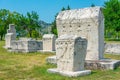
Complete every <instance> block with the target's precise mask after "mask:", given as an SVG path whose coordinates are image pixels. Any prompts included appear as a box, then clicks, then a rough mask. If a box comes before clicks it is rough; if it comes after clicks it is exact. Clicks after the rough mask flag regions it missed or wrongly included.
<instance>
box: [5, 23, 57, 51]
mask: <svg viewBox="0 0 120 80" xmlns="http://www.w3.org/2000/svg"><path fill="white" fill-rule="evenodd" d="M5 42H6V43H5V48H7V49H9V51H13V52H37V51H42V52H53V51H55V36H54V35H53V34H45V35H44V36H43V40H34V39H32V38H20V39H19V40H16V30H15V25H14V24H10V25H9V29H8V31H7V34H6V36H5Z"/></svg>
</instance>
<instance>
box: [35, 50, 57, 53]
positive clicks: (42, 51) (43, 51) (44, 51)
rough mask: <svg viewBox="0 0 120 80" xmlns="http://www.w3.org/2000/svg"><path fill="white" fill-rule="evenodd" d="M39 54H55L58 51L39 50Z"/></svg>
mask: <svg viewBox="0 0 120 80" xmlns="http://www.w3.org/2000/svg"><path fill="white" fill-rule="evenodd" d="M37 52H41V53H49V52H50V53H55V52H56V51H46V50H38V51H37Z"/></svg>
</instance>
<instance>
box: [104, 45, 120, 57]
mask: <svg viewBox="0 0 120 80" xmlns="http://www.w3.org/2000/svg"><path fill="white" fill-rule="evenodd" d="M105 53H106V54H118V55H120V43H107V44H106V45H105Z"/></svg>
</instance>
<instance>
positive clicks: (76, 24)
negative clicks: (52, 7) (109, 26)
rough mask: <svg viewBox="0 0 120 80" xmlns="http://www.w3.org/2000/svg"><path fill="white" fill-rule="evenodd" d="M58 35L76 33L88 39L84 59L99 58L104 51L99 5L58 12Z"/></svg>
mask: <svg viewBox="0 0 120 80" xmlns="http://www.w3.org/2000/svg"><path fill="white" fill-rule="evenodd" d="M56 23H57V30H58V37H59V36H61V35H64V34H69V35H77V36H79V37H82V38H86V39H87V40H88V47H87V55H86V60H100V59H102V58H103V53H104V16H103V14H102V11H101V8H100V7H89V8H83V9H75V10H66V11H62V12H60V13H59V14H58V16H57V19H56Z"/></svg>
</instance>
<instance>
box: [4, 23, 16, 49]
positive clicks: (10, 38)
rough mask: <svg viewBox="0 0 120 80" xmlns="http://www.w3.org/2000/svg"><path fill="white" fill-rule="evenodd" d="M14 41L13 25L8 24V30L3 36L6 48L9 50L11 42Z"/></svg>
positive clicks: (14, 31)
mask: <svg viewBox="0 0 120 80" xmlns="http://www.w3.org/2000/svg"><path fill="white" fill-rule="evenodd" d="M14 40H16V30H15V26H14V24H9V29H8V30H7V34H6V35H5V44H6V48H11V45H12V42H13V41H14Z"/></svg>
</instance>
